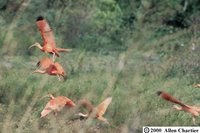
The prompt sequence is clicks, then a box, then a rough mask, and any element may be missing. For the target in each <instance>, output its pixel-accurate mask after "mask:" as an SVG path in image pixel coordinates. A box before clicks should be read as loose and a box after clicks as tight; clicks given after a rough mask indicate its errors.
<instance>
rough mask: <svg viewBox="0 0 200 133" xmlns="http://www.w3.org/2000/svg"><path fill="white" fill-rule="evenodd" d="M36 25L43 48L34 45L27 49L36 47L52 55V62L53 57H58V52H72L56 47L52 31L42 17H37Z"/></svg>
mask: <svg viewBox="0 0 200 133" xmlns="http://www.w3.org/2000/svg"><path fill="white" fill-rule="evenodd" d="M36 23H37V26H38V29H39V31H40V34H41V36H42V39H43V47H42V46H41V45H40V44H39V43H35V44H33V45H31V46H30V47H29V48H31V47H33V46H36V47H38V48H39V49H40V50H41V51H43V52H46V53H50V54H53V61H55V56H57V57H59V52H69V51H71V50H72V49H64V48H57V47H56V42H55V39H54V34H53V31H52V30H51V28H50V26H49V24H48V23H47V21H46V20H45V19H44V18H43V17H42V16H39V17H38V18H37V22H36Z"/></svg>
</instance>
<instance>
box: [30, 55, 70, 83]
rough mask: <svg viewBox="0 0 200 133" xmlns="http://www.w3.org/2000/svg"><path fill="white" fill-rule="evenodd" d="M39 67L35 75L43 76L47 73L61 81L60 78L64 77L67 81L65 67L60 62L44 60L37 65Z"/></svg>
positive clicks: (46, 58)
mask: <svg viewBox="0 0 200 133" xmlns="http://www.w3.org/2000/svg"><path fill="white" fill-rule="evenodd" d="M37 66H39V68H40V69H36V70H35V71H33V73H41V74H45V73H47V74H49V75H56V76H57V77H58V80H59V81H60V80H61V79H60V76H62V77H63V79H66V77H65V71H64V69H63V67H62V66H61V65H60V64H59V63H58V62H55V63H54V62H53V61H52V60H51V59H50V58H48V57H44V58H42V59H41V60H40V61H39V62H38V63H37Z"/></svg>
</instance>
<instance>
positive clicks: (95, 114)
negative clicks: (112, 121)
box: [77, 97, 112, 124]
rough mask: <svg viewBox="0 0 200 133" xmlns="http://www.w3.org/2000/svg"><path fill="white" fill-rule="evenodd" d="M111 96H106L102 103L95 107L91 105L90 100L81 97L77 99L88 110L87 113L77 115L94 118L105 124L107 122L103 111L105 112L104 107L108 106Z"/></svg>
mask: <svg viewBox="0 0 200 133" xmlns="http://www.w3.org/2000/svg"><path fill="white" fill-rule="evenodd" d="M111 101H112V97H108V98H106V99H105V100H104V101H103V102H102V103H100V104H99V105H98V106H97V107H95V108H94V107H93V105H92V104H91V102H90V101H88V100H86V99H83V100H80V101H79V104H80V106H83V107H84V108H86V109H87V110H88V113H87V114H83V113H78V114H77V115H79V116H81V117H84V118H96V119H98V120H100V121H103V122H105V123H107V124H109V122H108V121H107V119H106V118H104V117H103V115H104V113H105V112H106V109H107V108H108V105H109V104H110V103H111Z"/></svg>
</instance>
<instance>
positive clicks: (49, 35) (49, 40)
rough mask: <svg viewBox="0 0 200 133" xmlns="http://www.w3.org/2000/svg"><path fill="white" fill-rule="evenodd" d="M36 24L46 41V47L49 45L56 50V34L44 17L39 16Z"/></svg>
mask: <svg viewBox="0 0 200 133" xmlns="http://www.w3.org/2000/svg"><path fill="white" fill-rule="evenodd" d="M36 23H37V26H38V29H39V31H40V34H41V36H42V39H43V41H44V45H49V46H50V47H53V48H56V42H55V38H54V34H53V31H52V30H51V28H50V26H49V24H48V22H47V21H46V20H45V19H44V18H43V17H42V16H39V17H38V18H37V22H36Z"/></svg>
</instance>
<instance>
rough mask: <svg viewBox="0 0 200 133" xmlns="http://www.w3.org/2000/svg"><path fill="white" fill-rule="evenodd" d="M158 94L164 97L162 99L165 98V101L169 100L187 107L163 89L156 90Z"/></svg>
mask: <svg viewBox="0 0 200 133" xmlns="http://www.w3.org/2000/svg"><path fill="white" fill-rule="evenodd" d="M157 93H158V95H159V96H160V97H161V98H162V99H164V100H167V101H170V102H172V103H176V104H179V105H180V106H185V107H187V105H186V104H184V103H182V102H181V101H179V100H177V99H176V98H175V97H173V96H171V95H170V94H169V93H167V92H164V91H159V92H157Z"/></svg>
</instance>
